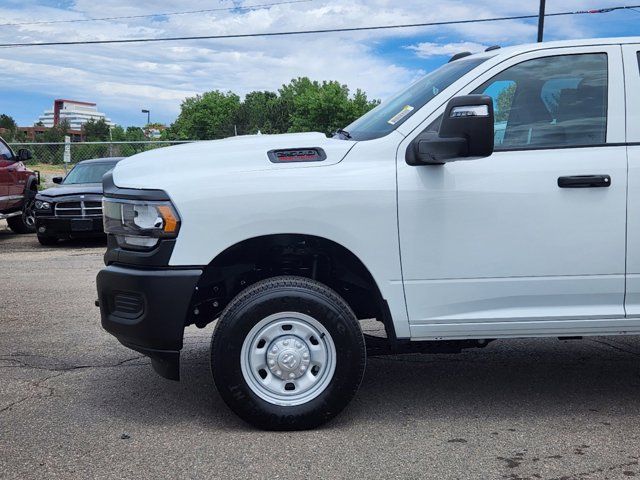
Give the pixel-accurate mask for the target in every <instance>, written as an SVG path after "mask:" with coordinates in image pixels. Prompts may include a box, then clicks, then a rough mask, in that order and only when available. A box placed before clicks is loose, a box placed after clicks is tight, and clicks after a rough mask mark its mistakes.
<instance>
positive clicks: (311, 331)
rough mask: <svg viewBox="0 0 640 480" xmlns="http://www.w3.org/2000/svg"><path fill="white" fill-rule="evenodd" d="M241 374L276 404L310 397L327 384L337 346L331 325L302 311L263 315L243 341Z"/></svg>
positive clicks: (253, 388) (306, 400)
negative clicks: (328, 328) (323, 323)
mask: <svg viewBox="0 0 640 480" xmlns="http://www.w3.org/2000/svg"><path fill="white" fill-rule="evenodd" d="M240 356H241V361H240V366H241V369H242V375H243V376H244V379H245V381H246V382H247V385H249V388H250V389H251V391H253V393H255V394H256V395H258V396H259V397H260V398H262V399H263V400H265V401H267V402H269V403H272V404H274V405H282V406H294V405H301V404H303V403H307V402H309V401H311V400H313V399H314V398H316V397H317V396H318V395H320V394H321V393H322V392H323V391H324V390H325V389H326V388H327V386H328V385H329V383H330V382H331V379H332V378H333V374H334V372H335V369H336V347H335V345H334V343H333V339H332V338H331V335H330V334H329V332H328V331H327V329H326V328H325V327H324V325H322V324H321V323H320V322H318V321H317V320H316V319H315V318H313V317H310V316H309V315H305V314H304V313H299V312H280V313H275V314H273V315H269V316H268V317H266V318H264V319H262V320H261V321H260V322H258V324H257V325H255V326H254V327H253V328H252V329H251V331H250V332H249V334H248V335H247V337H246V338H245V339H244V342H243V344H242V350H241V353H240Z"/></svg>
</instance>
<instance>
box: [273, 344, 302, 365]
mask: <svg viewBox="0 0 640 480" xmlns="http://www.w3.org/2000/svg"><path fill="white" fill-rule="evenodd" d="M300 359H301V358H300V354H299V353H298V352H296V351H294V350H292V349H287V350H285V351H283V352H280V355H278V362H277V363H278V366H280V367H281V368H282V369H283V370H295V369H296V367H297V366H298V365H299V364H300Z"/></svg>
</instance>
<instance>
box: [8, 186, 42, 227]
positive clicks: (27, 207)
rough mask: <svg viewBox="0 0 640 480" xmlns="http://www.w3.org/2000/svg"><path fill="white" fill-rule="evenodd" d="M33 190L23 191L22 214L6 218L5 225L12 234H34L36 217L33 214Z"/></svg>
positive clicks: (34, 193)
mask: <svg viewBox="0 0 640 480" xmlns="http://www.w3.org/2000/svg"><path fill="white" fill-rule="evenodd" d="M35 198H36V192H35V190H33V189H31V188H28V189H27V190H26V191H25V202H24V207H23V209H22V214H21V215H17V216H15V217H10V218H7V224H8V225H9V228H10V229H11V230H12V231H13V232H14V233H20V234H22V233H36V217H35V213H34V201H35Z"/></svg>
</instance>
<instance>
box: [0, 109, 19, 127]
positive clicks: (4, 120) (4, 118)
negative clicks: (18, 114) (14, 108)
mask: <svg viewBox="0 0 640 480" xmlns="http://www.w3.org/2000/svg"><path fill="white" fill-rule="evenodd" d="M0 128H5V129H7V130H10V131H15V130H16V129H17V128H18V124H17V123H16V121H15V120H14V119H13V117H10V116H9V115H5V114H4V113H3V114H0Z"/></svg>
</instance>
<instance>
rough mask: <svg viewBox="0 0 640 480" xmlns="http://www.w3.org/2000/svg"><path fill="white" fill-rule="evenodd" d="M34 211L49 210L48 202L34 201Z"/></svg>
mask: <svg viewBox="0 0 640 480" xmlns="http://www.w3.org/2000/svg"><path fill="white" fill-rule="evenodd" d="M35 205H36V210H49V209H50V208H51V204H50V203H49V202H44V201H42V200H36V203H35Z"/></svg>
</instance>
